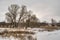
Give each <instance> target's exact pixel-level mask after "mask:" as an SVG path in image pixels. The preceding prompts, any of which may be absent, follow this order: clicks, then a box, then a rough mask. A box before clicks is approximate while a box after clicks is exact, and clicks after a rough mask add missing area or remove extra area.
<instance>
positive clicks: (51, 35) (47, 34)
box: [0, 29, 60, 40]
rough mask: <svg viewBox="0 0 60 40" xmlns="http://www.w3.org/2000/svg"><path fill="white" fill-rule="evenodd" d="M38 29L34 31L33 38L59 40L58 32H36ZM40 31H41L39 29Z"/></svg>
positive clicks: (8, 38)
mask: <svg viewBox="0 0 60 40" xmlns="http://www.w3.org/2000/svg"><path fill="white" fill-rule="evenodd" d="M38 30H39V29H37V30H36V29H34V30H33V31H36V33H35V37H36V38H37V40H60V30H55V31H51V32H48V31H38ZM41 30H42V29H41ZM0 40H19V38H14V37H13V36H10V37H2V36H0Z"/></svg>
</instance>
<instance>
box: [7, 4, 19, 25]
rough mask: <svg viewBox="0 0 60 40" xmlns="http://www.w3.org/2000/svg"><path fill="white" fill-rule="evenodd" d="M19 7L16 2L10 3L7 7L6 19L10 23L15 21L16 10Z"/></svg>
mask: <svg viewBox="0 0 60 40" xmlns="http://www.w3.org/2000/svg"><path fill="white" fill-rule="evenodd" d="M18 9H19V6H18V5H16V4H12V5H11V6H9V7H8V10H9V12H8V13H6V16H7V17H6V18H7V21H8V22H10V23H14V24H15V23H16V17H17V11H18Z"/></svg>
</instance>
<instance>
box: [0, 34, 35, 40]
mask: <svg viewBox="0 0 60 40" xmlns="http://www.w3.org/2000/svg"><path fill="white" fill-rule="evenodd" d="M0 40H36V38H34V37H33V36H32V35H28V34H22V35H18V36H12V35H10V36H6V35H5V36H2V35H1V36H0Z"/></svg>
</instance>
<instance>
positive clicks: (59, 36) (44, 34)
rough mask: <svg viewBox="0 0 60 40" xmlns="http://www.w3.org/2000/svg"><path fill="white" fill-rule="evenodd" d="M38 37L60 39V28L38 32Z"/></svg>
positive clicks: (39, 38)
mask: <svg viewBox="0 0 60 40" xmlns="http://www.w3.org/2000/svg"><path fill="white" fill-rule="evenodd" d="M36 38H37V40H60V30H56V31H52V32H47V31H44V32H37V33H36Z"/></svg>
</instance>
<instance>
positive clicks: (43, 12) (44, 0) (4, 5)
mask: <svg viewBox="0 0 60 40" xmlns="http://www.w3.org/2000/svg"><path fill="white" fill-rule="evenodd" d="M11 4H18V5H19V6H21V5H26V6H27V8H28V9H30V10H32V11H33V13H34V14H36V16H37V17H38V18H39V19H40V21H47V22H50V20H51V18H54V19H55V20H57V21H59V20H60V0H0V21H4V20H5V13H6V12H7V11H8V6H10V5H11Z"/></svg>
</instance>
